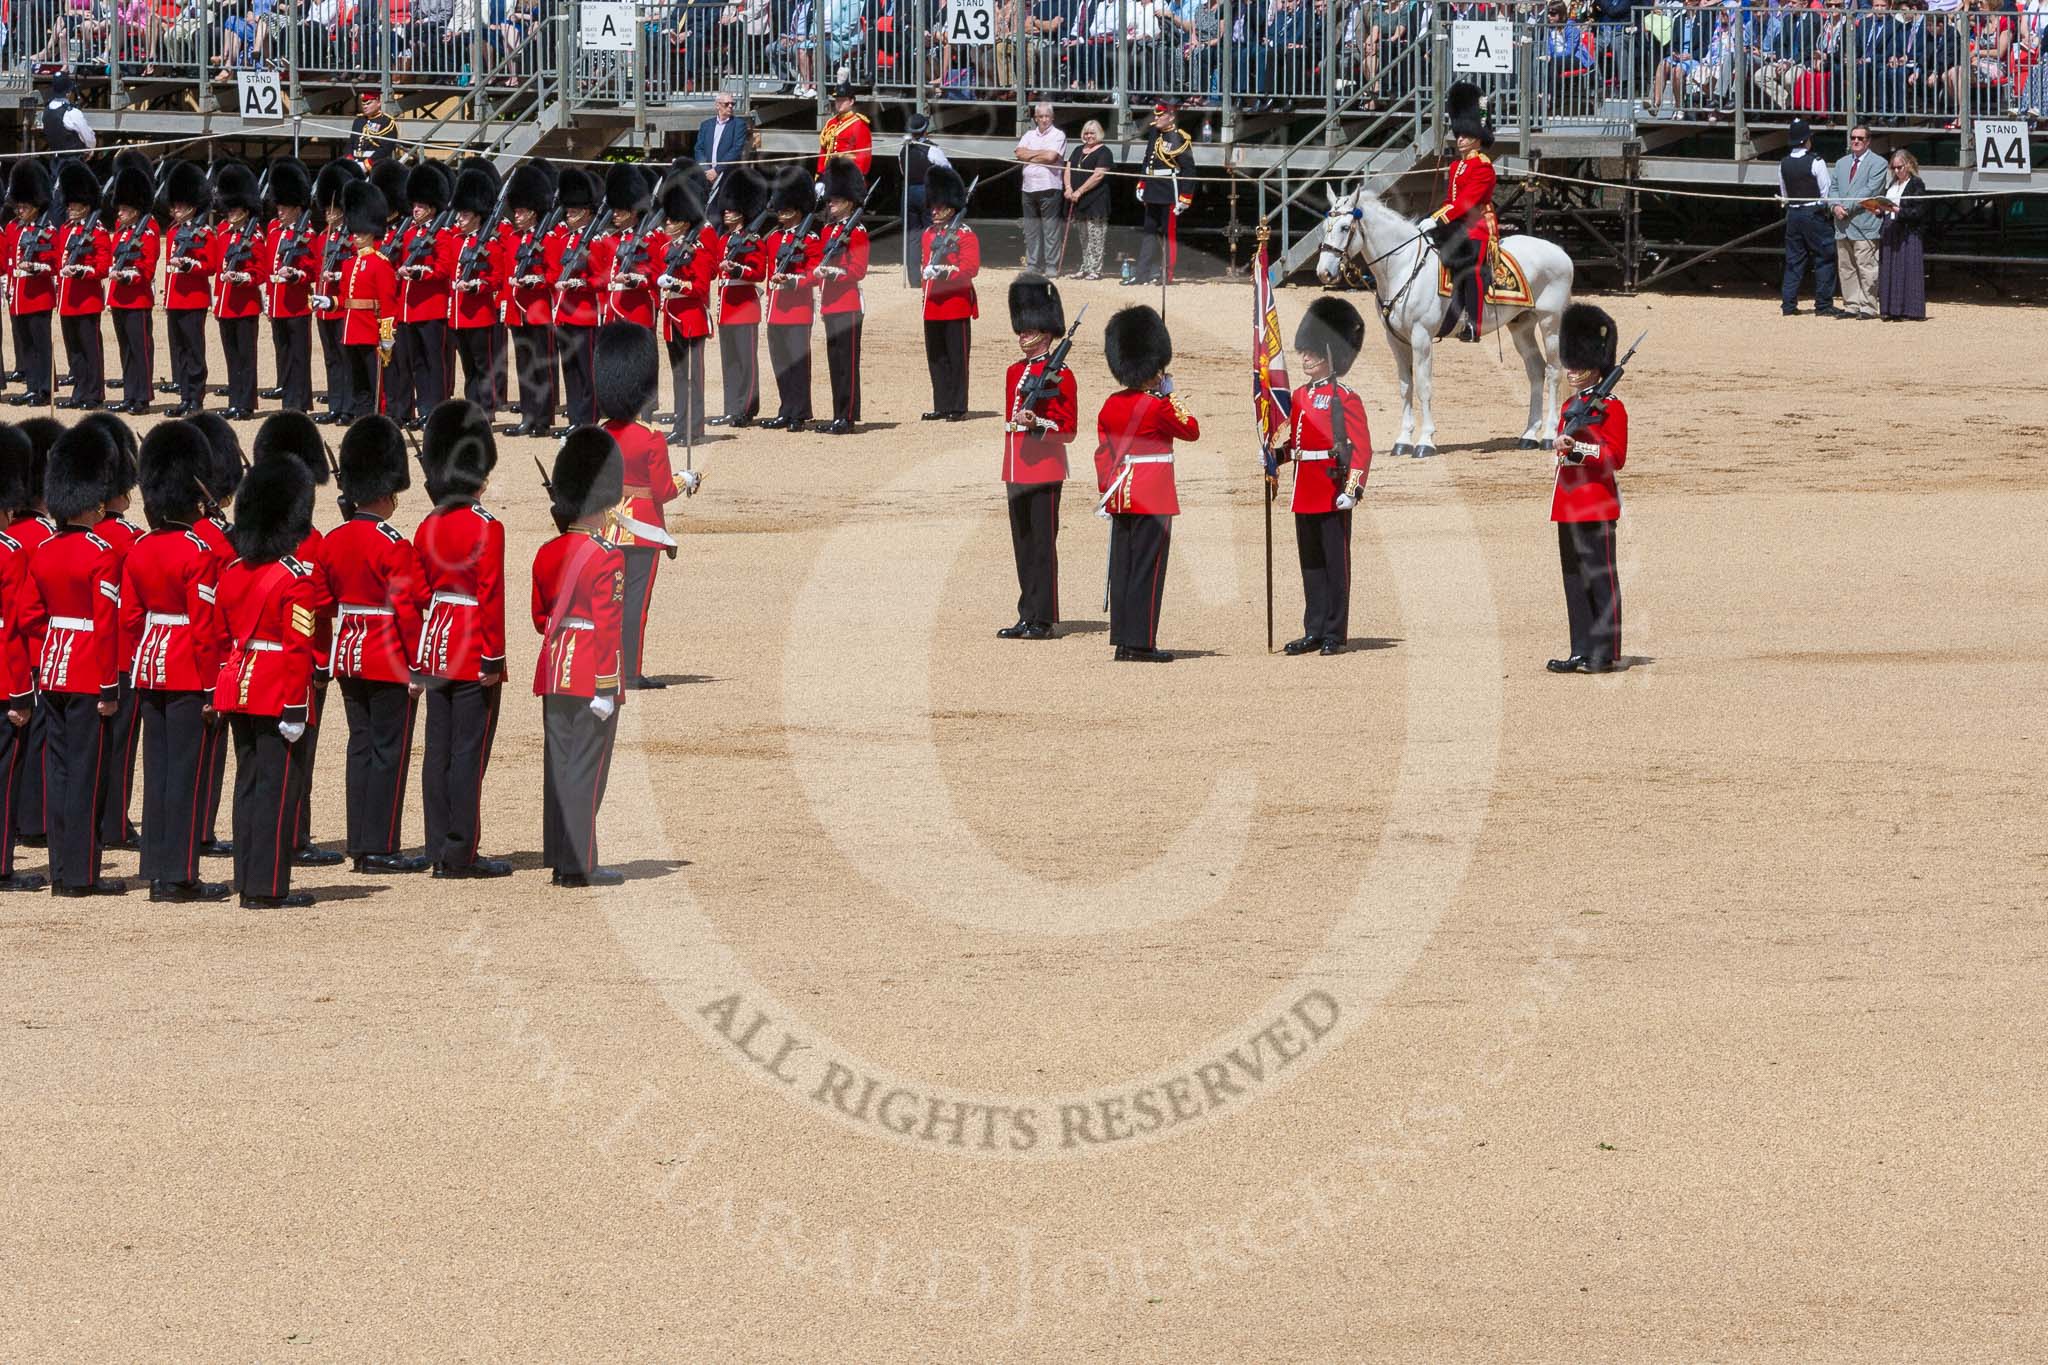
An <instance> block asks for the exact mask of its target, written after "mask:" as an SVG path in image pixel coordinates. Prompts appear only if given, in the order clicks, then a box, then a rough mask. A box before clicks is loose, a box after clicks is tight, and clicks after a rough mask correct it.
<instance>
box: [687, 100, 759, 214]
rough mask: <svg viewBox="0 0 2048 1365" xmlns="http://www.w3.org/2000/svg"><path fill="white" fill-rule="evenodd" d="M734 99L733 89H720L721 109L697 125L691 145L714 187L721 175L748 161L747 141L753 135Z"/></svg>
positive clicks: (719, 103) (719, 104) (694, 156)
mask: <svg viewBox="0 0 2048 1365" xmlns="http://www.w3.org/2000/svg"><path fill="white" fill-rule="evenodd" d="M733 103H734V101H733V95H732V92H731V91H730V90H721V91H719V92H718V101H717V108H718V112H717V113H716V114H714V115H713V116H712V117H710V118H708V119H705V120H704V121H703V122H702V123H700V124H698V125H697V142H696V145H695V146H694V147H692V148H691V149H690V155H691V156H692V157H693V158H694V159H695V160H696V162H697V164H698V165H699V166H702V167H703V168H704V174H705V175H707V176H709V177H710V179H711V185H712V188H714V189H716V188H717V186H718V177H719V176H721V175H723V174H724V173H725V172H727V171H729V170H731V169H732V168H733V167H734V166H738V165H741V164H743V163H744V162H745V161H746V159H747V153H748V150H749V149H748V146H747V144H748V142H749V141H750V140H751V139H752V135H753V129H752V128H751V127H749V125H748V121H747V119H746V118H745V116H743V115H739V114H735V113H734V112H733Z"/></svg>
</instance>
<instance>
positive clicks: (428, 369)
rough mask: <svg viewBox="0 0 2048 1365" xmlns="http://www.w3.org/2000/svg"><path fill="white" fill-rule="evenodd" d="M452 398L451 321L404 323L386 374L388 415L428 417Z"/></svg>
mask: <svg viewBox="0 0 2048 1365" xmlns="http://www.w3.org/2000/svg"><path fill="white" fill-rule="evenodd" d="M447 397H448V324H447V323H446V322H445V321H443V320H442V319H440V318H434V319H430V320H429V321H426V322H401V323H399V324H398V334H397V336H396V338H394V340H393V342H392V347H391V367H390V369H389V370H388V371H387V372H386V373H385V375H384V415H385V416H387V417H389V418H391V420H392V421H394V422H403V421H405V420H406V419H407V418H410V417H417V418H419V419H420V420H421V421H424V420H426V416H427V414H428V413H430V412H432V411H433V410H434V409H435V408H436V407H437V406H439V405H440V404H441V403H442V402H443V401H444V400H445V399H446V398H447Z"/></svg>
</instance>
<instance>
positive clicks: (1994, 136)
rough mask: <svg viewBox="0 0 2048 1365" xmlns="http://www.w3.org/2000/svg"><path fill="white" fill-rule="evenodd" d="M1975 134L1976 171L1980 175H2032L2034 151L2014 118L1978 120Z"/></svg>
mask: <svg viewBox="0 0 2048 1365" xmlns="http://www.w3.org/2000/svg"><path fill="white" fill-rule="evenodd" d="M1972 126H1973V127H1975V128H1976V130H1977V169H1978V171H1980V172H1981V173H1983V174H1984V175H2032V174H2033V173H2034V151H2033V148H2031V147H2029V146H2028V145H2027V125H2026V123H2025V121H2024V120H2021V119H2016V118H2004V119H2001V118H1982V119H1978V120H1977V122H1976V123H1975V124H1973V125H1972Z"/></svg>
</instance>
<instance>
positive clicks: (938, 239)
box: [925, 175, 981, 279]
mask: <svg viewBox="0 0 2048 1365" xmlns="http://www.w3.org/2000/svg"><path fill="white" fill-rule="evenodd" d="M980 183H981V177H980V176H978V175H977V176H975V177H974V179H973V180H971V181H969V182H968V184H967V193H966V194H965V195H963V196H961V198H962V201H963V202H962V204H961V207H960V209H959V211H958V212H956V213H955V214H954V215H953V216H952V217H951V218H948V219H947V220H946V225H945V226H944V227H942V228H940V229H939V230H938V232H937V233H936V234H935V235H934V236H933V237H932V252H931V258H930V260H929V261H927V262H926V264H925V269H927V270H930V269H932V268H933V267H934V266H941V265H951V264H953V258H954V256H956V255H957V254H958V253H959V251H960V229H962V228H964V227H966V226H967V205H968V204H971V203H973V202H974V187H975V186H976V185H979V184H980ZM926 278H927V279H930V278H932V277H931V276H926Z"/></svg>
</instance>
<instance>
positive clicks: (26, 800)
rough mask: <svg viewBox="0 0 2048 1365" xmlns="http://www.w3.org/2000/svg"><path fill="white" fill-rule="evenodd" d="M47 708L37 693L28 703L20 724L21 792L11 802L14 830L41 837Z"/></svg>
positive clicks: (44, 810)
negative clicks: (25, 716) (33, 699)
mask: <svg viewBox="0 0 2048 1365" xmlns="http://www.w3.org/2000/svg"><path fill="white" fill-rule="evenodd" d="M49 737H50V708H49V707H47V706H45V705H43V703H42V701H41V699H40V697H39V698H38V699H37V701H36V702H35V703H34V704H33V705H32V706H30V708H29V713H28V724H27V725H25V726H23V727H22V769H21V794H20V795H19V796H18V797H16V798H15V802H14V832H15V833H16V834H18V835H20V836H21V837H22V838H24V839H40V838H42V837H43V834H44V832H45V831H46V830H48V828H49V814H48V813H49V799H48V791H47V788H46V786H45V784H44V782H43V750H44V749H45V747H47V745H48V744H49Z"/></svg>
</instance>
